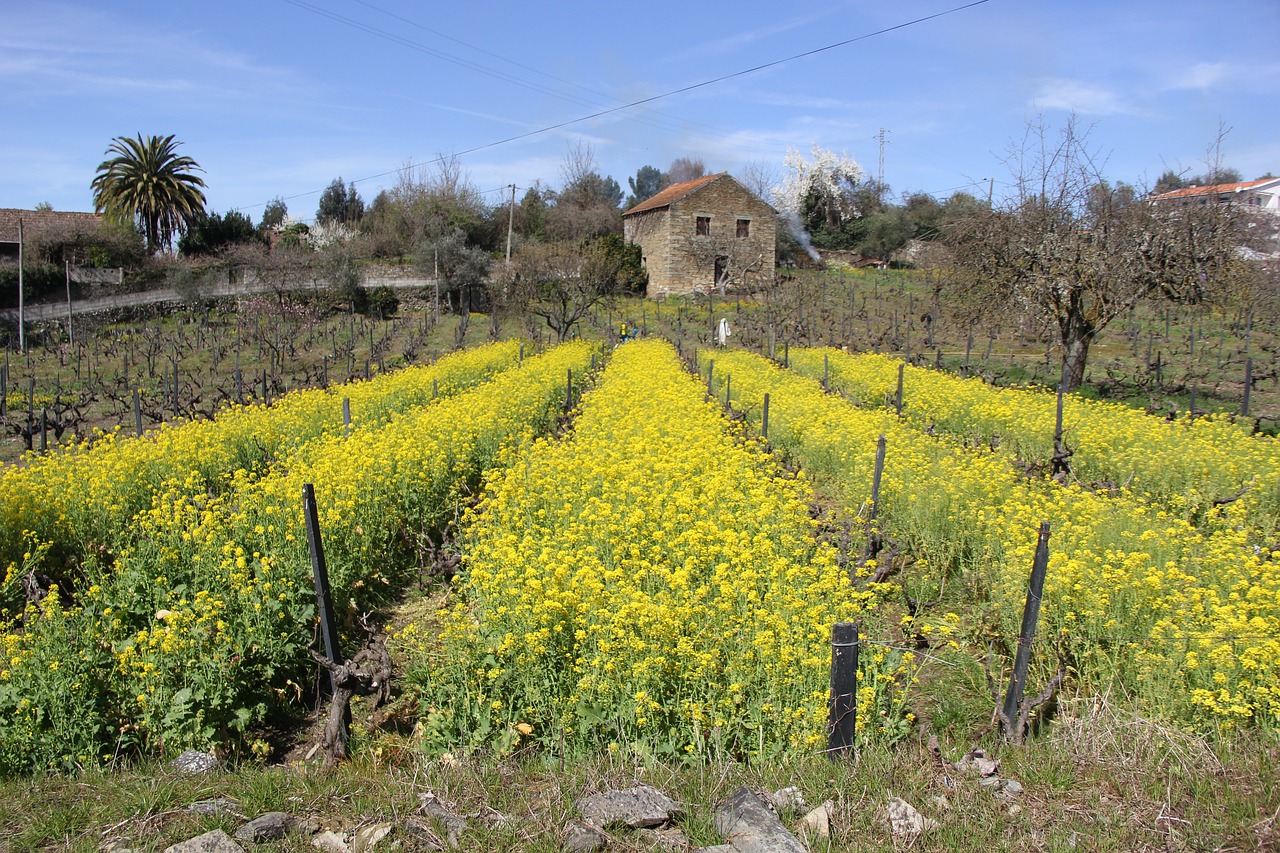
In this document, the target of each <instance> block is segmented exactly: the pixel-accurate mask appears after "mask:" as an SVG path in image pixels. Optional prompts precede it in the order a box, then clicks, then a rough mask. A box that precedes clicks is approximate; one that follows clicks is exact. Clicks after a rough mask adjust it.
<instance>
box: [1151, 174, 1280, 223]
mask: <svg viewBox="0 0 1280 853" xmlns="http://www.w3.org/2000/svg"><path fill="white" fill-rule="evenodd" d="M1151 201H1154V202H1158V203H1160V204H1176V205H1191V204H1210V203H1218V204H1222V203H1232V204H1239V205H1244V206H1245V207H1247V208H1249V209H1250V210H1261V211H1266V212H1267V213H1271V214H1274V215H1277V216H1280V178H1261V179H1259V180H1256V181H1237V182H1235V183H1231V184H1211V185H1209V186H1203V187H1183V188H1182V189H1180V190H1173V191H1172V192H1167V193H1161V194H1160V195H1153V196H1151Z"/></svg>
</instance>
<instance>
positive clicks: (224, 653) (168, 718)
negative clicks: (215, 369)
mask: <svg viewBox="0 0 1280 853" xmlns="http://www.w3.org/2000/svg"><path fill="white" fill-rule="evenodd" d="M592 353H593V349H592V347H590V346H589V345H587V344H584V343H573V344H566V345H562V346H560V347H557V348H556V349H554V350H551V351H550V352H547V353H545V354H543V355H540V356H536V357H532V358H526V359H525V360H524V363H523V365H522V366H521V367H519V368H516V369H512V370H508V371H505V372H503V373H501V374H499V375H498V376H496V377H494V378H493V379H492V380H491V381H490V382H489V383H487V384H486V385H485V386H482V387H481V388H478V389H473V390H471V391H467V392H463V393H459V394H457V395H455V396H453V397H450V398H446V399H441V400H439V401H437V402H436V403H434V404H433V405H430V406H424V407H419V408H417V409H414V410H412V411H409V412H406V413H405V414H403V415H400V416H397V417H394V418H392V419H391V420H390V421H388V422H387V423H386V424H384V425H382V426H379V427H368V428H365V429H363V430H362V431H359V432H357V433H353V434H352V436H351V437H349V438H347V437H345V436H344V435H343V434H342V432H341V430H339V431H338V432H337V433H336V434H331V435H328V436H325V437H320V438H316V439H315V440H313V441H312V442H310V443H309V444H308V445H307V446H306V448H305V449H304V451H303V452H301V453H299V454H297V455H296V456H295V457H294V458H293V460H292V461H291V464H290V465H288V466H283V467H281V468H279V469H275V470H272V471H270V472H268V473H266V474H265V475H263V476H258V477H254V476H253V475H252V474H251V473H250V472H248V471H245V470H240V471H237V472H236V473H235V474H234V475H233V477H232V479H231V483H230V485H229V487H228V488H227V489H225V490H224V491H223V492H222V493H220V494H218V495H215V496H212V497H210V496H208V495H207V494H206V493H202V492H201V491H200V490H199V489H196V488H193V485H194V482H186V483H180V484H176V485H175V486H174V487H173V488H172V489H170V490H167V491H165V492H162V493H161V494H159V495H157V497H156V499H155V501H154V504H153V507H152V508H151V509H150V510H148V511H146V512H144V513H141V514H139V515H138V516H137V517H136V518H135V520H134V522H133V523H134V525H136V527H137V530H136V535H135V537H134V538H133V540H132V543H131V544H130V545H128V546H127V547H125V548H123V549H121V551H120V553H119V554H118V555H116V557H115V559H114V560H113V561H111V562H109V563H108V562H101V563H100V562H98V561H96V560H94V559H93V557H92V555H90V558H89V559H88V560H87V561H86V564H85V566H84V569H83V573H84V580H83V581H82V585H81V586H80V587H79V588H78V589H77V590H76V591H75V592H76V594H75V595H74V597H71V596H63V595H60V594H56V593H55V594H54V595H52V596H50V597H46V598H45V600H44V601H43V602H42V603H41V605H40V607H39V608H28V612H27V613H26V614H25V615H26V618H25V620H24V619H23V618H21V616H17V617H15V618H13V619H12V620H10V621H9V622H8V623H7V624H6V625H4V626H3V627H2V628H0V639H2V641H3V644H4V649H5V654H6V656H7V657H8V661H9V664H8V666H7V667H6V668H5V669H4V671H3V675H0V772H5V771H11V770H13V769H15V768H23V769H35V768H38V767H53V766H61V767H72V766H76V765H86V764H94V763H97V762H99V761H101V760H103V756H107V755H109V754H114V752H115V751H116V750H117V749H120V750H123V751H125V752H126V753H128V752H132V751H134V750H136V749H139V748H142V749H148V750H163V751H173V750H175V749H181V748H183V747H184V746H200V747H208V746H210V745H212V744H217V743H222V744H228V745H231V746H235V745H237V744H238V743H240V740H241V739H242V738H243V737H244V735H245V733H246V732H247V731H248V729H249V727H250V726H252V725H255V724H257V723H260V722H261V721H262V720H263V719H264V718H265V717H266V716H267V715H268V713H270V712H271V710H272V709H273V708H274V709H280V708H283V707H286V706H288V705H289V704H290V703H296V702H298V701H300V700H301V699H302V694H303V692H304V688H303V687H302V686H301V685H304V684H307V683H308V681H309V678H310V675H309V673H310V672H311V671H312V669H313V667H314V664H312V663H311V662H310V658H309V657H308V655H307V652H306V649H307V647H308V646H309V645H311V643H312V641H313V637H314V626H315V618H314V617H315V594H314V592H313V590H312V585H311V579H310V578H311V565H310V561H309V557H308V551H307V541H306V535H305V530H304V525H303V518H302V508H301V490H302V485H303V483H308V482H310V483H314V484H315V487H316V493H317V504H318V509H319V517H320V523H321V527H322V530H323V534H324V545H325V552H326V557H327V562H328V565H329V575H330V581H331V583H332V587H333V595H334V601H335V606H336V608H337V611H338V613H337V615H338V619H339V623H340V625H342V626H344V628H345V629H346V630H347V631H348V632H350V631H351V630H352V629H353V627H354V619H355V617H356V615H357V614H359V613H363V612H365V611H367V610H369V609H371V608H372V607H374V606H375V605H376V604H377V603H379V602H381V601H385V600H386V599H387V598H388V597H389V595H390V594H391V593H392V592H393V591H395V590H399V589H401V588H402V587H403V586H404V585H405V584H406V583H407V582H409V581H411V580H413V579H414V578H415V577H416V573H417V566H416V563H415V562H414V558H415V555H414V542H417V541H421V540H422V538H423V537H428V536H431V535H433V534H434V533H435V532H436V531H438V529H439V528H440V527H441V526H442V525H443V524H444V522H445V521H446V520H447V519H448V518H449V517H450V516H451V515H452V513H453V512H455V511H456V510H457V509H458V508H459V507H460V505H461V504H462V502H463V501H464V500H465V497H466V494H467V492H468V491H470V490H473V489H475V488H477V487H478V485H479V481H480V475H481V473H482V472H483V471H484V470H485V469H486V468H487V467H489V466H490V465H492V464H495V463H496V462H497V461H498V460H499V459H500V458H501V456H502V451H503V448H504V447H506V446H508V445H510V444H512V443H513V442H517V441H521V440H525V439H526V438H527V437H528V436H530V435H532V434H533V433H535V432H537V431H539V430H544V429H547V428H549V427H550V426H551V425H552V424H553V423H554V421H555V419H556V417H557V416H558V414H559V412H560V410H561V407H562V406H563V400H564V394H565V380H566V374H567V373H568V372H569V371H572V373H573V374H574V376H575V383H578V382H581V381H582V378H583V376H584V374H585V372H586V370H587V368H588V365H589V363H590V361H591V359H592ZM198 477H199V475H198V474H195V473H193V474H192V475H191V480H192V481H198ZM38 556H39V555H38V552H37V553H36V557H38ZM72 684H78V685H79V686H78V688H76V689H75V690H73V689H72V688H71V685H72ZM71 700H77V701H71Z"/></svg>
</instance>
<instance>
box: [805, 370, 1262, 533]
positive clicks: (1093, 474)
mask: <svg viewBox="0 0 1280 853" xmlns="http://www.w3.org/2000/svg"><path fill="white" fill-rule="evenodd" d="M824 358H825V359H826V360H827V371H828V381H829V384H830V386H831V388H832V389H833V390H837V391H839V392H841V393H843V394H844V395H846V396H848V397H849V398H850V399H851V400H853V401H854V402H855V403H858V404H860V405H863V406H870V407H881V406H886V405H888V406H891V405H892V403H891V400H892V399H893V397H894V396H895V394H896V390H897V382H898V366H899V365H900V364H901V363H902V361H901V359H896V358H892V357H890V356H886V355H875V354H862V355H850V354H848V353H844V352H841V351H839V350H835V349H830V348H825V349H795V350H792V351H791V353H790V365H791V367H792V368H793V369H794V370H796V371H797V372H799V373H801V374H803V375H805V376H808V377H809V378H811V379H817V380H821V378H822V374H823V359H824ZM1056 406H1057V400H1056V394H1055V393H1054V392H1052V391H1046V390H1044V389H1034V388H996V387H993V386H990V385H986V384H985V383H983V382H982V381H981V380H980V379H977V378H969V379H964V378H961V377H958V376H954V375H952V374H948V373H941V372H938V371H934V370H926V369H924V368H919V367H913V366H907V367H906V368H905V371H904V376H903V410H902V412H903V417H904V418H906V419H907V420H908V421H909V422H910V423H912V424H915V425H916V426H917V427H920V428H924V427H932V428H933V429H935V430H940V431H943V432H947V433H951V434H953V435H956V436H957V437H959V438H961V439H962V440H964V441H965V442H966V443H968V444H969V445H970V446H974V447H981V446H993V445H994V446H996V447H998V449H999V450H1000V452H1001V453H1004V454H1006V455H1009V456H1011V457H1016V458H1017V459H1019V460H1021V461H1022V462H1024V463H1033V464H1039V465H1041V466H1047V464H1048V461H1049V459H1050V458H1051V457H1052V455H1053V432H1054V423H1055V419H1056ZM1063 435H1064V440H1065V443H1066V444H1067V446H1068V447H1070V448H1071V449H1072V450H1073V451H1074V453H1073V455H1072V456H1071V460H1070V461H1071V465H1072V469H1073V472H1074V475H1075V477H1076V478H1077V479H1078V480H1079V481H1081V482H1082V483H1085V484H1093V483H1107V484H1110V485H1111V486H1114V487H1123V488H1125V489H1127V490H1129V491H1132V492H1133V493H1134V494H1135V495H1137V496H1139V497H1140V498H1142V499H1144V500H1154V501H1158V502H1160V503H1161V504H1162V505H1163V506H1164V507H1165V508H1166V509H1167V510H1169V511H1170V512H1174V513H1176V514H1178V515H1180V516H1182V517H1187V518H1195V517H1197V516H1200V515H1203V514H1204V513H1205V512H1206V511H1207V510H1209V509H1210V508H1211V507H1212V504H1213V501H1215V500H1219V499H1224V498H1230V497H1232V496H1235V495H1237V494H1240V493H1241V492H1243V494H1241V496H1240V501H1241V502H1242V503H1243V504H1244V505H1245V507H1247V509H1248V523H1250V524H1252V525H1253V526H1255V527H1257V528H1259V529H1260V530H1263V531H1272V530H1275V529H1277V525H1278V524H1280V443H1277V442H1276V440H1275V439H1274V438H1269V437H1265V436H1253V435H1250V434H1249V427H1248V426H1246V425H1244V424H1237V423H1233V422H1232V421H1231V419H1230V418H1229V417H1227V416H1223V415H1215V416H1212V417H1206V416H1201V417H1198V418H1196V419H1195V420H1194V421H1193V420H1190V419H1189V418H1186V417H1183V418H1180V419H1178V420H1177V421H1175V422H1172V423H1170V422H1167V421H1164V420H1163V419H1160V418H1156V417H1152V416H1150V415H1146V414H1144V413H1142V412H1140V411H1138V410H1135V409H1133V408H1131V407H1128V406H1124V405H1121V404H1119V403H1108V402H1104V401H1099V400H1087V399H1083V398H1081V397H1079V396H1077V395H1075V394H1068V395H1066V397H1065V398H1064V402H1063Z"/></svg>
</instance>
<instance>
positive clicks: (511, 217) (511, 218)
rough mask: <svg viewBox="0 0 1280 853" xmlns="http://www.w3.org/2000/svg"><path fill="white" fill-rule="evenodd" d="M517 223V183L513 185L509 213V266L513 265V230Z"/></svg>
mask: <svg viewBox="0 0 1280 853" xmlns="http://www.w3.org/2000/svg"><path fill="white" fill-rule="evenodd" d="M515 224H516V185H515V184H512V185H511V211H510V213H509V214H508V215H507V266H511V232H512V230H514V228H515Z"/></svg>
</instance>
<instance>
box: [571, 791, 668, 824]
mask: <svg viewBox="0 0 1280 853" xmlns="http://www.w3.org/2000/svg"><path fill="white" fill-rule="evenodd" d="M574 805H576V806H577V808H578V813H579V814H581V815H582V816H583V817H584V818H586V820H587V821H588V822H589V823H591V824H593V825H594V826H598V827H600V828H602V829H608V828H609V827H611V826H629V827H631V828H632V829H641V828H643V827H653V826H662V825H663V824H664V823H668V822H669V821H671V820H673V819H675V817H676V816H678V815H679V814H680V806H679V805H678V804H677V803H676V802H675V800H672V799H671V798H670V797H668V796H667V795H666V794H664V793H662V792H661V791H659V790H658V789H657V788H651V787H650V786H648V785H644V784H638V785H633V786H632V787H630V788H622V789H618V790H613V791H604V792H602V793H599V794H592V795H591V796H588V797H583V798H582V799H580V800H578V802H577V803H575V804H574Z"/></svg>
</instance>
